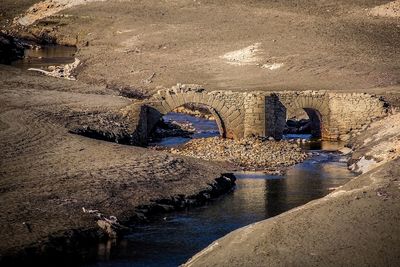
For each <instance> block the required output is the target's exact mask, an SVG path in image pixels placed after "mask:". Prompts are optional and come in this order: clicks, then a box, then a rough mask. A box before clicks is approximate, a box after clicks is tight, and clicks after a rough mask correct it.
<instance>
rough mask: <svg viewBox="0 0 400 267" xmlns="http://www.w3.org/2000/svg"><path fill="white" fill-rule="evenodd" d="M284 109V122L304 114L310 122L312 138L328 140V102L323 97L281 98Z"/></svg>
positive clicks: (300, 96)
mask: <svg viewBox="0 0 400 267" xmlns="http://www.w3.org/2000/svg"><path fill="white" fill-rule="evenodd" d="M281 102H282V104H283V105H284V106H285V108H286V120H288V119H290V118H293V117H295V116H297V115H298V114H299V113H300V112H305V113H306V114H307V116H308V118H309V120H310V122H311V134H312V135H313V136H314V137H318V138H322V139H329V130H328V129H329V118H330V117H329V116H330V113H329V100H328V99H327V98H326V97H325V96H324V95H315V94H314V95H301V94H298V95H296V97H295V98H290V99H285V98H281Z"/></svg>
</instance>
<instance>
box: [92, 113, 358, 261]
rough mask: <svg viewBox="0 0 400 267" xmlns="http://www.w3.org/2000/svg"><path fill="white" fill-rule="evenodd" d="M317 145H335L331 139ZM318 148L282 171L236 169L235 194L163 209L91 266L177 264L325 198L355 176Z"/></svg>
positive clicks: (104, 249)
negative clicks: (164, 211) (278, 173)
mask: <svg viewBox="0 0 400 267" xmlns="http://www.w3.org/2000/svg"><path fill="white" fill-rule="evenodd" d="M185 116H187V115H185ZM185 116H183V117H185ZM173 119H174V120H177V119H176V117H174V116H173ZM193 120H201V119H198V118H194V119H193ZM202 123H203V122H201V124H202ZM195 126H196V127H197V124H195ZM209 126H210V125H208V126H207V127H205V129H206V130H208V128H209ZM171 143H172V145H173V144H174V143H173V142H171ZM175 145H176V144H175ZM319 146H320V147H324V146H325V147H327V148H332V149H334V147H332V144H330V146H329V143H322V144H320V145H319ZM316 152H317V155H315V156H314V157H312V158H310V159H308V160H306V161H305V162H303V163H300V164H297V165H296V166H294V167H293V168H291V169H289V171H288V172H287V173H286V175H284V176H272V175H265V174H264V173H262V172H238V173H236V177H237V178H238V179H237V182H236V184H237V186H236V189H235V190H234V191H233V192H232V193H230V194H228V195H225V196H222V197H220V198H218V199H216V200H213V201H212V202H210V203H209V204H208V205H206V206H203V207H200V208H192V209H189V210H186V211H180V212H173V213H168V214H164V215H162V216H160V217H159V218H158V220H156V221H155V222H152V223H150V224H147V225H141V226H137V227H136V228H135V232H134V233H132V234H130V235H128V236H126V237H125V238H124V239H122V240H121V241H119V242H117V243H112V242H108V243H103V244H100V245H99V246H98V248H97V251H96V252H95V258H96V261H97V262H96V263H94V264H89V265H87V266H178V265H179V264H182V263H184V262H185V261H187V260H188V259H189V258H190V257H192V256H193V255H194V254H196V253H197V252H199V251H200V250H202V249H204V248H205V247H207V246H208V245H209V244H210V243H212V242H213V241H215V240H216V239H218V238H220V237H222V236H224V235H226V234H228V233H229V232H231V231H233V230H235V229H237V228H240V227H243V226H245V225H248V224H251V223H254V222H257V221H260V220H264V219H267V218H270V217H273V216H276V215H278V214H281V213H283V212H285V211H288V210H290V209H292V208H295V207H297V206H300V205H303V204H305V203H307V202H309V201H311V200H314V199H317V198H321V197H323V196H325V195H327V194H328V193H329V192H331V191H332V190H333V189H334V188H336V187H338V186H340V185H342V184H344V183H346V182H347V181H348V180H349V179H351V178H352V177H353V175H352V174H351V173H350V172H349V171H348V170H347V168H346V163H344V162H343V161H341V160H340V159H341V156H340V155H339V154H337V153H334V152H326V151H316Z"/></svg>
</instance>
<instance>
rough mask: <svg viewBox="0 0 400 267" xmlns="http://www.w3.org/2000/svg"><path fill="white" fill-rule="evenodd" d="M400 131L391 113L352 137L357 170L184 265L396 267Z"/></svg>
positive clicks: (398, 119) (399, 122) (398, 254)
mask: <svg viewBox="0 0 400 267" xmlns="http://www.w3.org/2000/svg"><path fill="white" fill-rule="evenodd" d="M399 128H400V114H395V115H392V116H390V117H388V118H386V119H383V120H382V121H378V122H375V123H373V124H372V125H371V127H370V128H369V129H367V130H366V131H365V132H364V133H362V134H361V135H359V136H358V137H357V138H355V139H353V140H352V142H353V149H354V150H355V151H354V152H353V153H352V154H351V162H354V164H359V167H362V168H361V169H362V172H363V173H362V174H361V175H359V176H357V177H356V178H354V179H352V180H351V181H350V182H348V183H347V184H345V185H344V186H342V187H340V188H338V189H336V190H335V191H334V192H332V193H331V194H329V195H327V196H326V197H324V198H322V199H319V200H315V201H311V202H309V203H307V204H306V205H304V206H301V207H298V208H296V209H293V210H290V211H288V212H285V213H283V214H281V215H279V216H277V217H274V218H271V219H268V220H264V221H261V222H258V223H254V224H251V225H249V226H246V227H244V228H241V229H238V230H236V231H234V232H232V233H230V234H228V235H226V236H225V237H223V238H221V239H219V240H216V241H215V242H214V243H213V244H211V245H210V246H209V247H208V248H206V249H204V250H203V251H201V252H200V253H198V254H197V255H195V256H194V257H193V258H192V259H191V260H189V261H188V263H186V264H185V265H184V266H398V265H399V263H400V225H399V223H398V222H399V220H400V201H399V200H400V168H399V166H400V165H399V164H400V157H399V156H400V145H399V140H400V129H399ZM365 158H368V162H367V164H368V165H370V166H369V167H368V168H366V165H367V164H366V160H365ZM371 159H372V160H371Z"/></svg>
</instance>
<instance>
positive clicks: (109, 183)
mask: <svg viewBox="0 0 400 267" xmlns="http://www.w3.org/2000/svg"><path fill="white" fill-rule="evenodd" d="M0 80H1V83H0V139H1V142H0V202H1V206H0V221H1V225H2V226H1V228H0V235H1V236H2V238H3V241H2V242H1V243H0V261H1V260H4V259H6V258H5V256H6V255H9V254H15V253H17V255H23V256H26V255H29V250H28V249H27V248H29V247H37V246H39V251H40V250H42V252H43V250H44V251H46V250H47V249H48V247H51V246H56V245H55V244H52V242H53V241H54V240H57V238H60V237H65V238H66V239H68V238H71V235H73V233H78V235H79V233H85V231H86V232H87V231H92V232H93V231H94V232H96V230H97V229H98V227H97V225H96V218H93V216H90V215H87V214H84V213H83V211H82V208H83V207H84V208H86V209H96V210H99V211H100V212H101V213H103V214H104V215H105V216H111V215H114V216H116V217H117V218H118V219H119V220H120V221H121V222H126V221H127V220H128V219H131V218H132V216H134V215H135V208H137V207H138V206H140V205H149V204H151V203H153V202H152V200H157V199H168V198H170V197H172V196H178V195H185V196H191V195H195V194H197V193H199V192H200V191H202V190H206V189H209V188H210V186H209V184H210V183H214V182H215V181H214V179H215V178H218V177H219V176H220V175H221V173H222V172H224V169H223V168H221V167H220V166H217V165H216V164H213V163H210V162H205V161H201V160H198V159H191V158H187V157H182V156H177V155H171V154H167V153H164V152H159V151H153V150H148V149H145V148H140V147H134V146H126V145H119V144H116V143H112V142H105V141H100V140H94V139H90V138H86V137H82V136H79V135H74V134H71V133H69V132H68V129H67V127H68V125H69V124H71V123H79V122H81V121H85V122H86V121H87V119H88V118H92V117H94V118H95V117H96V115H98V116H100V115H102V114H110V113H111V114H118V112H119V110H120V109H121V108H122V107H124V106H126V105H128V104H129V103H131V101H132V100H130V99H128V98H124V97H119V96H116V95H110V94H108V95H105V93H106V92H107V89H105V88H101V87H91V86H88V85H86V84H82V83H80V82H71V81H66V80H61V79H55V78H47V77H42V76H38V75H36V74H29V73H24V72H22V71H20V70H17V69H13V68H9V67H4V66H0ZM117 118H118V117H117ZM114 123H123V122H120V121H109V124H114ZM94 236H96V235H94ZM91 237H92V239H93V238H94V237H93V236H91ZM60 242H61V241H60ZM63 242H66V243H68V241H65V240H64V241H63ZM82 242H83V243H85V242H84V241H82ZM53 243H54V242H53ZM61 243H62V242H61ZM78 243H79V242H78ZM21 251H22V252H21ZM18 253H19V254H18ZM21 253H22V254H21Z"/></svg>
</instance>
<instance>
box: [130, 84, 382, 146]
mask: <svg viewBox="0 0 400 267" xmlns="http://www.w3.org/2000/svg"><path fill="white" fill-rule="evenodd" d="M188 103H197V104H202V105H205V106H207V107H208V108H209V110H210V112H211V113H212V114H213V115H214V117H215V119H216V122H217V124H218V127H219V131H220V134H221V136H223V137H226V138H233V139H241V138H243V137H247V136H263V137H269V136H272V137H274V138H275V139H281V138H282V135H283V131H284V127H285V124H286V120H287V119H288V118H291V117H292V116H293V115H295V114H298V112H299V111H301V110H304V111H305V112H306V113H307V114H308V116H309V118H310V120H311V123H312V125H313V126H314V127H317V128H318V130H319V134H320V137H321V138H322V139H323V140H346V139H347V138H348V136H349V133H350V132H351V131H354V130H360V129H362V128H363V127H364V126H365V125H368V124H369V123H370V122H372V121H373V120H375V119H377V118H380V117H383V116H385V115H386V113H387V104H386V103H385V102H384V101H383V100H381V99H380V98H378V97H376V96H374V95H370V94H366V93H340V92H330V91H329V92H328V91H277V92H262V91H255V92H232V91H206V90H204V89H203V88H200V87H198V86H189V85H179V84H178V85H177V86H174V87H172V88H171V89H169V90H162V91H158V93H157V94H155V95H154V96H153V97H152V98H151V99H150V100H148V101H145V102H143V103H140V104H137V103H136V104H133V105H132V106H129V107H128V111H131V112H130V113H131V114H135V115H134V116H137V118H136V121H137V130H136V131H137V133H136V135H137V136H138V139H139V143H142V144H143V143H146V141H147V137H148V135H149V134H150V133H151V132H152V131H153V129H154V127H155V125H156V123H157V122H158V121H159V120H160V118H161V117H162V116H163V115H165V114H167V113H169V112H171V111H173V110H174V109H175V108H177V107H180V106H182V105H184V104H188Z"/></svg>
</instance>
